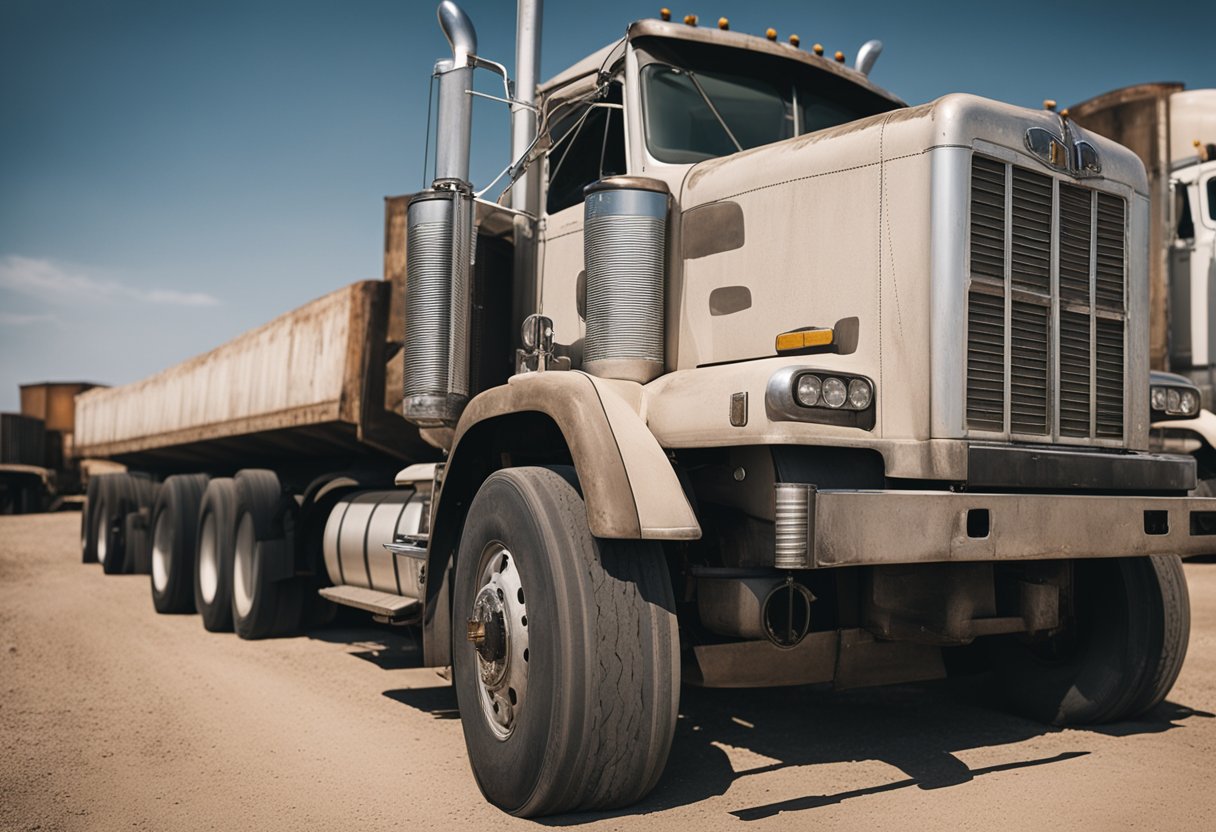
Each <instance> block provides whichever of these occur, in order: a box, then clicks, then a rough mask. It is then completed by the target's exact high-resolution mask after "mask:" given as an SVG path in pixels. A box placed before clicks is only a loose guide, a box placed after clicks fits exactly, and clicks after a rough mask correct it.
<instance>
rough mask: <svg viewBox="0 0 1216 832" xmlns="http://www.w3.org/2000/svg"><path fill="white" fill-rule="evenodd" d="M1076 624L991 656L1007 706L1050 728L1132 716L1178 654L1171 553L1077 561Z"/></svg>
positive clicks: (1181, 618) (1161, 683)
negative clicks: (1047, 637) (1045, 639)
mask: <svg viewBox="0 0 1216 832" xmlns="http://www.w3.org/2000/svg"><path fill="white" fill-rule="evenodd" d="M1073 581H1074V584H1075V588H1074V592H1073V597H1074V598H1075V601H1074V604H1075V610H1074V613H1073V617H1074V622H1075V625H1074V626H1073V627H1072V628H1070V631H1069V632H1066V633H1063V634H1061V635H1059V636H1057V637H1055V638H1053V639H1052V640H1051V641H1050V642H1045V643H1041V644H1032V643H1026V642H1022V641H1019V640H1017V639H1016V638H1014V637H1010V638H1008V639H1006V640H1005V641H1003V642H1001V643H998V645H997V646H996V649H995V650H994V658H995V661H996V672H997V682H998V684H999V685H1000V688H1001V691H1002V694H1003V696H1004V697H1005V698H1006V699H1007V700H1008V701H1009V703H1010V705H1012V706H1013V708H1014V709H1016V710H1018V711H1021V712H1023V713H1025V714H1027V715H1029V716H1031V717H1034V718H1036V719H1039V720H1042V721H1044V722H1051V723H1054V724H1056V725H1084V724H1093V723H1101V722H1114V721H1117V720H1120V719H1129V718H1132V717H1135V716H1139V715H1140V714H1142V713H1144V712H1145V711H1147V710H1149V709H1150V708H1152V707H1154V706H1155V705H1157V704H1159V703H1160V702H1161V701H1162V700H1163V699H1164V698H1165V696H1166V694H1167V693H1169V690H1170V688H1171V687H1173V684H1174V681H1175V680H1176V679H1177V678H1178V672H1179V671H1180V670H1181V669H1182V660H1183V658H1184V657H1185V656H1186V647H1187V641H1188V639H1189V635H1190V629H1191V612H1190V599H1189V596H1188V594H1187V589H1186V578H1185V575H1184V574H1183V571H1182V562H1181V561H1180V560H1179V559H1178V557H1177V556H1175V555H1158V556H1154V557H1138V558H1110V559H1101V560H1080V561H1077V562H1076V563H1075V564H1074V567H1073Z"/></svg>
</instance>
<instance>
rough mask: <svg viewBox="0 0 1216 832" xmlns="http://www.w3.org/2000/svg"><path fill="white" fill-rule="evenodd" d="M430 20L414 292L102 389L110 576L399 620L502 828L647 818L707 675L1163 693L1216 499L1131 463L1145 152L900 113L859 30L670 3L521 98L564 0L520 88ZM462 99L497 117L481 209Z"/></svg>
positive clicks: (174, 608)
mask: <svg viewBox="0 0 1216 832" xmlns="http://www.w3.org/2000/svg"><path fill="white" fill-rule="evenodd" d="M438 18H439V22H440V26H441V28H442V31H443V33H444V34H445V36H446V38H447V41H448V43H449V46H450V52H448V53H447V54H445V56H444V57H443V58H441V59H440V60H439V61H438V62H437V63H436V64H435V69H434V76H433V81H434V83H435V84H437V86H438V96H437V98H438V111H437V118H436V135H435V146H436V155H435V158H434V168H433V183H432V185H431V186H430V187H428V188H426V189H424V190H422V191H420V192H418V193H416V194H412V195H410V196H409V198H408V199H406V200H399V201H395V202H391V203H390V210H389V220H388V227H389V229H390V232H392V233H390V234H389V235H388V239H390V240H392V239H394V235H395V234H398V233H400V234H401V235H403V236H404V238H405V243H404V245H401V246H397V245H395V244H390V246H389V248H390V251H389V252H388V257H387V262H389V263H390V266H389V268H390V270H392V269H395V268H397V267H398V266H400V265H401V264H404V269H403V270H402V271H403V275H404V279H403V280H402V281H401V286H400V288H399V290H398V291H397V292H395V293H392V294H391V297H387V299H386V295H387V293H388V289H387V288H386V287H392V286H393V284H394V281H391V280H390V281H387V282H381V283H365V284H355V285H354V286H352V287H349V288H347V289H343V290H340V291H338V292H336V293H334V294H333V295H330V296H328V297H327V298H323V299H322V300H321V301H318V302H316V304H314V305H310V306H308V307H305V308H304V309H303V310H298V311H297V312H296V313H292V314H290V315H287V316H284V317H283V318H280V319H278V320H277V321H275V322H272V323H271V324H268V325H267V326H266V327H264V328H262V329H261V330H256V331H254V332H253V333H249V334H247V335H246V336H243V337H242V338H240V339H238V340H237V341H235V342H232V343H230V344H226V345H224V346H222V347H220V348H219V349H218V350H216V351H214V352H213V353H210V354H208V355H206V356H202V357H200V358H199V359H195V360H193V361H191V362H187V363H186V364H184V365H181V366H179V367H176V368H171V369H170V370H167V371H165V372H164V373H162V374H160V375H158V376H154V377H152V378H150V379H148V380H146V381H144V382H140V383H137V384H135V385H129V386H127V387H119V388H114V389H112V390H106V391H98V392H90V393H87V394H85V395H83V396H81V397H80V398H79V399H78V407H77V421H78V430H79V441H80V442H81V443H82V444H84V445H85V446H86V447H87V448H88V449H89V451H90V452H91V453H94V454H100V455H103V456H109V457H111V458H114V459H117V460H120V461H122V462H125V463H126V464H127V465H128V466H129V468H130V469H131V470H130V472H129V473H126V474H122V475H118V476H114V477H107V478H101V479H100V480H98V481H97V482H96V483H95V486H96V487H92V486H91V487H90V494H89V500H88V506H89V509H88V511H87V512H86V518H87V519H86V522H85V524H84V527H83V530H82V531H83V533H82V550H83V552H84V557H85V559H86V560H91V559H96V560H101V561H103V563H104V565H105V568H106V569H107V570H108V571H122V570H124V569H130V568H133V567H134V565H135V559H136V556H137V555H138V553H139V552H140V551H142V552H144V553H146V554H145V555H143V557H144V559H145V560H146V561H147V568H148V569H149V571H150V573H151V591H152V596H153V600H154V603H155V605H156V608H157V610H159V611H161V612H188V611H191V610H197V611H198V612H199V613H201V617H202V620H203V624H204V626H205V627H207V628H208V629H210V630H220V629H225V628H233V629H235V630H236V632H237V633H238V634H239V635H240V636H242V637H245V638H258V637H265V636H272V635H280V634H287V633H291V632H294V631H296V630H297V629H298V628H299V627H300V626H302V625H304V624H306V623H307V622H310V621H315V620H323V619H324V618H325V616H326V615H328V613H329V610H331V609H332V608H333V605H344V606H348V607H353V608H357V609H361V610H364V611H366V612H368V613H370V614H371V615H372V616H374V617H375V618H376V619H377V620H379V621H382V622H388V623H392V624H400V625H408V626H414V627H417V628H418V629H419V630H420V633H421V644H422V654H423V662H424V663H425V665H427V666H433V667H435V668H438V669H441V670H442V671H443V672H445V673H447V674H448V675H449V676H450V678H451V680H452V683H453V685H454V688H455V693H456V697H457V701H458V704H459V708H460V712H461V716H462V726H463V733H464V739H465V743H466V747H467V750H468V757H469V761H470V764H471V767H472V771H473V774H474V776H475V779H476V781H477V783H478V785H479V787H480V789H481V791H482V793H483V794H484V795H485V797H486V799H488V800H489V801H490V802H492V803H493V804H494V805H496V806H498V807H500V808H501V809H503V810H504V811H506V812H509V813H512V814H515V815H520V816H529V817H532V816H541V815H548V814H554V813H560V812H569V811H577V810H588V809H607V808H613V807H620V806H624V805H628V804H630V803H633V802H635V801H637V800H639V799H641V798H642V797H644V796H645V795H646V794H647V793H648V792H650V791H651V789H652V788H653V787H654V786H655V784H656V782H657V781H658V779H659V777H660V775H661V774H662V772H663V769H664V767H665V764H666V761H667V757H668V753H669V751H670V748H671V744H672V740H673V735H674V731H675V725H676V719H677V713H678V707H679V696H680V689H681V685H682V684H693V685H702V686H709V687H724V688H748V687H757V686H775V685H805V684H829V685H834V686H836V687H837V688H851V687H859V686H866V685H879V684H887V683H900V682H908V681H918V680H926V679H934V678H940V677H942V676H943V675H945V672H946V670H945V668H946V662H945V659H944V656H946V655H948V654H949V652H950V651H952V650H960V649H962V648H965V647H967V646H970V647H971V650H972V651H975V652H978V653H980V654H982V655H983V656H985V657H986V658H987V659H988V660H990V662H991V667H992V672H993V674H994V678H995V680H996V682H997V684H996V689H997V690H999V692H1000V694H1001V696H1002V697H1003V699H1004V700H1005V702H1006V703H1007V704H1008V705H1009V706H1011V707H1013V708H1016V709H1017V710H1019V711H1021V712H1023V713H1027V714H1030V715H1032V716H1034V717H1036V718H1039V719H1042V720H1044V721H1047V722H1052V723H1055V724H1060V725H1070V724H1086V723H1100V722H1107V721H1113V720H1120V719H1125V718H1130V717H1133V716H1136V715H1138V714H1141V713H1143V712H1145V711H1147V710H1149V709H1151V708H1152V707H1154V706H1155V705H1156V704H1157V703H1159V702H1161V701H1162V699H1163V698H1164V697H1165V695H1166V694H1167V693H1168V691H1169V690H1170V688H1171V686H1172V685H1173V683H1174V680H1175V678H1176V677H1177V675H1178V672H1179V670H1180V668H1181V664H1182V661H1183V657H1184V655H1185V652H1186V646H1187V640H1188V633H1189V622H1190V618H1189V615H1190V613H1189V602H1188V598H1187V590H1186V583H1185V579H1184V575H1183V573H1182V569H1181V565H1180V561H1179V556H1180V555H1187V554H1190V553H1193V552H1198V551H1205V550H1206V549H1207V547H1208V545H1210V540H1209V538H1210V537H1211V535H1212V534H1213V533H1216V500H1212V499H1208V498H1202V497H1195V496H1188V492H1189V491H1191V490H1192V489H1193V488H1194V486H1195V478H1196V473H1195V472H1196V463H1195V460H1194V459H1193V458H1192V457H1189V456H1184V455H1174V454H1166V453H1160V452H1152V451H1150V450H1149V424H1150V419H1151V410H1150V407H1151V401H1150V399H1151V398H1152V396H1151V394H1150V383H1149V379H1150V376H1149V360H1148V359H1149V314H1148V313H1149V282H1148V252H1149V249H1148V242H1149V227H1148V226H1149V204H1150V203H1149V185H1148V180H1147V178H1146V175H1145V171H1144V166H1143V164H1142V163H1141V162H1140V160H1139V159H1138V158H1137V157H1136V156H1135V155H1134V154H1133V153H1132V152H1131V151H1129V150H1127V149H1125V148H1123V147H1122V146H1120V145H1118V144H1116V143H1115V142H1113V141H1110V140H1108V139H1105V138H1103V137H1101V136H1099V135H1098V134H1096V133H1091V132H1089V131H1087V130H1084V129H1082V128H1080V127H1079V126H1077V125H1075V124H1072V123H1069V122H1067V121H1064V120H1062V119H1061V117H1060V115H1058V114H1056V113H1051V112H1042V111H1033V110H1028V109H1024V108H1020V107H1015V106H1011V105H1008V104H1003V103H1000V102H996V101H991V100H987V99H984V98H980V97H976V96H972V95H957V94H956V95H947V96H944V97H942V98H939V99H937V100H935V101H932V102H930V103H927V104H922V105H919V106H908V105H907V104H906V103H905V102H904V101H902V100H901V99H900V98H899V97H897V96H896V95H894V94H893V93H891V92H888V91H887V90H885V89H883V88H881V87H879V86H878V85H876V84H875V83H874V82H873V81H872V80H871V78H870V77H869V74H868V73H869V70H870V68H871V67H872V66H873V62H874V60H875V58H876V56H877V54H878V50H879V45H878V44H877V43H873V42H872V43H870V44H867V45H866V46H865V47H863V49H862V51H861V52H860V53H859V54H858V56H857V59H856V61H855V63H854V64H853V65H852V66H849V65H848V64H847V62H846V56H845V55H844V54H843V53H837V54H836V55H835V56H833V57H827V56H825V55H824V54H823V50H822V49H821V48H819V47H817V46H816V47H815V48H812V49H810V50H805V49H802V48H801V46H800V44H799V41H798V39H797V38H791V39H790V41H789V42H782V41H779V40H778V38H777V33H776V32H775V31H772V30H770V31H769V32H766V33H765V34H764V35H763V36H752V35H749V34H745V33H741V32H736V31H732V30H731V29H730V28H729V21H727V20H726V19H725V18H723V19H722V20H721V21H720V22H719V26H718V27H717V28H709V27H703V26H699V25H697V20H696V18H695V17H691V16H690V17H689V18H687V19H686V20H685V22H684V23H680V22H678V21H673V20H671V19H670V14H668V13H666V10H664V13H662V14H661V15H660V17H659V18H658V19H648V20H641V21H637V22H635V23H632V24H631V25H629V26H628V28H627V29H626V31H625V32H624V34H623V36H621V37H618V38H616V39H615V40H613V41H612V42H611V43H609V44H608V45H606V46H605V47H604V48H602V49H600V50H599V51H597V52H595V53H593V54H591V55H589V56H587V57H586V58H585V59H583V60H581V61H579V62H578V63H576V64H574V65H573V66H571V67H569V68H568V69H566V70H564V71H562V72H560V73H558V74H557V75H556V76H555V77H553V78H551V79H550V80H548V81H545V82H543V83H539V78H538V75H539V56H540V22H541V4H540V2H538V0H520V2H519V4H518V29H517V42H516V69H515V74H514V77H513V78H511V77H508V70H507V69H506V67H505V66H504V65H503V64H502V63H499V62H497V61H494V60H492V59H490V58H487V57H485V56H482V55H481V54H479V52H478V46H477V38H476V33H475V29H474V26H473V23H472V21H471V20H470V19H469V17H468V16H467V15H466V14H465V13H464V11H462V10H461V9H460V8H459V7H458V6H457V5H456V4H455V3H453V2H451V0H444V2H442V3H440V5H439V9H438ZM475 73H490V74H491V76H493V78H494V84H495V85H497V84H498V83H500V82H501V85H502V88H501V95H490V94H489V93H484V92H482V91H480V90H479V89H478V88H477V87H476V86H475V85H474V83H473V78H474V74H475ZM477 96H490V97H492V98H496V99H500V100H501V101H503V102H505V104H506V106H507V108H508V109H509V113H510V119H511V159H512V161H511V164H510V165H509V166H508V167H507V168H506V169H505V170H504V171H503V173H502V174H501V175H500V178H499V180H497V182H499V183H502V184H503V187H504V190H503V191H502V192H501V193H500V194H499V195H498V196H497V197H496V198H492V197H493V195H491V194H490V189H491V187H492V186H494V185H495V182H490V183H485V184H480V183H479V186H477V187H475V185H474V183H472V182H471V181H470V175H469V169H470V147H471V142H470V137H471V135H472V130H473V125H472V107H471V104H472V99H473V98H474V97H477ZM377 303H378V304H379V306H377ZM386 310H388V311H386ZM393 366H395V367H398V368H399V370H397V371H395V372H396V375H395V377H394V371H392V370H391V369H390V368H391V367H393ZM390 379H391V381H390ZM396 379H400V386H399V387H397V388H396V389H395V390H393V389H391V388H392V386H393V382H395V381H396ZM1175 392H1176V393H1178V394H1179V395H1181V392H1180V391H1179V390H1176V391H1175ZM739 695H740V696H745V695H746V693H742V692H741V693H740V694H739ZM808 741H813V738H809V740H808Z"/></svg>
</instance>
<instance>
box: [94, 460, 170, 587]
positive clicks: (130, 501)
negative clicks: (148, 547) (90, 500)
mask: <svg viewBox="0 0 1216 832" xmlns="http://www.w3.org/2000/svg"><path fill="white" fill-rule="evenodd" d="M155 487H156V484H155V483H154V482H152V480H151V479H149V478H148V477H146V476H143V475H139V474H102V475H101V476H99V477H97V507H96V508H95V509H94V510H93V511H92V512H91V514H93V517H92V518H91V520H92V522H93V529H94V540H95V541H96V553H97V560H98V561H99V562H100V563H101V568H102V570H104V571H105V573H106V574H107V575H117V574H120V573H123V572H132V571H134V569H135V566H136V556H137V552H136V551H135V547H136V546H137V545H138V543H139V541H134V540H133V541H131V543H132V545H131V546H130V547H129V548H130V550H131V551H128V546H127V515H128V514H131V513H132V512H138V511H139V510H140V509H141V508H146V507H148V505H149V504H150V503H151V502H152V497H153V493H154V490H155Z"/></svg>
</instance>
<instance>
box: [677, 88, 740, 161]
mask: <svg viewBox="0 0 1216 832" xmlns="http://www.w3.org/2000/svg"><path fill="white" fill-rule="evenodd" d="M681 71H682V72H683V73H684V74H685V75H687V76H688V80H690V81H692V85H693V86H694V87H696V88H697V92H698V93H700V94H701V100H702V101H704V102H705V106H706V107H708V108H709V111H710V112H711V113H713V114H714V118H716V119H717V120H718V124H721V125H722V129H723V130H725V131H726V137H727V138H729V139H730V141H731V144H733V145H734V146H735V150H740V151H741V150H743V145H741V144H739V140H738V139H736V138H735V134H734V133H732V132H730V128H729V127H727V126H726V121H725V120H724V119H723V118H722V115H721V113H719V112H718V108H717V107H715V106H714V102H712V101H710V100H709V96H708V95H706V94H705V89H704V87H702V86H701V82H700V81H698V80H697V76H696V75H694V74H693V72H692V70H689V69H685V70H677V72H681Z"/></svg>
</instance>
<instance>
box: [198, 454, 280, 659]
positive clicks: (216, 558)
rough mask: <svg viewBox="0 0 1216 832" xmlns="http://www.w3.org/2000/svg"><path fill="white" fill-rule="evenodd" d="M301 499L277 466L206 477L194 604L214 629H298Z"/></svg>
mask: <svg viewBox="0 0 1216 832" xmlns="http://www.w3.org/2000/svg"><path fill="white" fill-rule="evenodd" d="M294 508H295V501H294V500H293V499H292V498H291V497H289V496H285V495H284V494H283V489H282V486H281V484H280V483H279V478H278V476H277V475H275V474H274V472H272V471H265V470H256V469H254V470H245V471H241V472H239V473H238V474H237V475H236V477H234V478H231V479H228V478H221V479H213V480H211V482H210V483H208V484H207V489H206V491H205V492H204V493H203V496H202V503H201V505H200V507H199V512H198V531H197V552H198V557H197V559H196V562H195V568H194V605H195V608H196V609H197V610H198V612H199V614H200V615H201V616H202V619H203V626H204V627H205V628H206V629H208V630H210V631H212V632H224V631H232V630H235V631H236V633H237V635H238V636H240V637H241V638H266V637H269V636H283V635H290V634H292V633H294V632H295V631H296V630H297V629H298V627H299V623H300V610H301V607H302V602H303V588H302V585H301V582H300V580H299V579H298V578H296V577H295V575H294V571H295V563H294V557H293V552H292V548H291V547H292V543H293V541H292V540H291V536H290V535H289V534H288V529H289V528H290V527H291V525H292V520H293V519H294Z"/></svg>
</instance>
